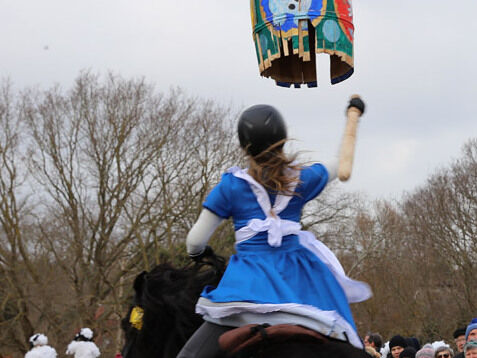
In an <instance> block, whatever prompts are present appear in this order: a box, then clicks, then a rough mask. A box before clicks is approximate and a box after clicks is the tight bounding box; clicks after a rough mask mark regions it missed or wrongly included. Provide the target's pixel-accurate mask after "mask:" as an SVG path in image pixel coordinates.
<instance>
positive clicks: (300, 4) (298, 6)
mask: <svg viewBox="0 0 477 358" xmlns="http://www.w3.org/2000/svg"><path fill="white" fill-rule="evenodd" d="M310 6H311V0H301V1H300V0H269V7H270V11H271V12H272V14H273V15H274V16H278V15H282V14H292V15H296V14H306V13H307V12H308V10H310Z"/></svg>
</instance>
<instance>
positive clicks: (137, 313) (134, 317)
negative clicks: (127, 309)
mask: <svg viewBox="0 0 477 358" xmlns="http://www.w3.org/2000/svg"><path fill="white" fill-rule="evenodd" d="M143 316H144V310H143V309H142V308H141V307H138V306H136V307H134V308H133V309H132V311H131V315H130V316H129V322H130V323H131V324H132V326H133V327H134V328H136V329H137V330H139V331H140V330H141V329H142V317H143Z"/></svg>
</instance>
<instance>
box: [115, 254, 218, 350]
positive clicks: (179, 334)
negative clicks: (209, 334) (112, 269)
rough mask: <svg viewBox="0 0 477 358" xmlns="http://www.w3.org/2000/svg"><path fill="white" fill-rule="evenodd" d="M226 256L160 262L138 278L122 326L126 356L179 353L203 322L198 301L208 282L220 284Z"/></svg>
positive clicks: (209, 283)
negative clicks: (180, 264)
mask: <svg viewBox="0 0 477 358" xmlns="http://www.w3.org/2000/svg"><path fill="white" fill-rule="evenodd" d="M224 271H225V259H224V258H223V257H220V256H216V255H212V256H210V257H207V258H204V259H203V260H202V261H200V262H197V263H193V264H192V263H191V264H189V265H186V266H184V267H181V268H176V267H174V266H173V265H171V264H169V263H164V264H160V265H158V266H156V267H154V268H153V269H152V270H151V271H149V272H146V271H144V272H142V273H140V274H139V275H138V276H137V277H136V278H135V280H134V284H133V288H134V298H133V300H132V305H131V306H130V308H129V311H128V314H127V316H126V317H125V318H123V320H122V322H121V326H122V329H123V331H124V332H125V337H126V343H125V346H124V348H123V357H124V358H149V357H150V358H156V357H175V356H176V355H177V353H178V352H179V351H180V349H181V348H182V346H183V345H184V344H185V342H186V341H187V340H188V339H189V337H190V336H191V335H192V334H193V333H194V332H195V330H196V329H197V328H198V327H199V326H200V325H201V324H202V322H203V321H202V317H201V316H199V315H197V314H196V313H195V304H196V302H197V300H198V298H199V296H200V293H201V292H202V290H203V288H204V287H205V286H207V285H217V284H218V282H219V281H220V278H221V277H222V275H223V273H224Z"/></svg>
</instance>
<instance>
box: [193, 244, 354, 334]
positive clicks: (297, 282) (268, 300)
mask: <svg viewBox="0 0 477 358" xmlns="http://www.w3.org/2000/svg"><path fill="white" fill-rule="evenodd" d="M236 249H237V254H236V255H233V256H232V257H231V258H230V261H229V264H228V266H227V269H226V271H225V274H224V276H223V278H222V280H221V281H220V283H219V285H218V286H217V288H214V287H211V286H207V287H206V288H205V289H204V291H203V292H202V294H201V296H202V297H204V298H207V299H209V300H210V301H212V302H214V303H227V302H251V303H257V304H287V303H296V304H303V305H309V306H313V307H315V308H318V309H320V310H323V311H336V312H337V313H338V314H339V315H341V317H343V318H344V319H345V320H346V321H347V322H348V323H349V324H350V325H351V326H352V327H353V328H354V330H356V326H355V324H354V320H353V317H352V313H351V309H350V307H349V304H348V300H347V298H346V295H345V293H344V291H343V289H342V287H341V285H340V284H339V283H338V281H337V280H336V278H335V277H334V275H333V274H332V273H331V271H330V270H329V269H328V267H327V266H326V265H325V264H324V263H323V262H322V261H321V260H320V259H319V258H318V257H317V256H316V255H315V254H313V253H312V252H311V251H309V250H308V249H306V248H305V247H303V246H302V245H300V243H299V240H298V237H297V236H295V235H290V236H286V237H284V238H283V242H282V245H281V246H280V247H271V246H270V245H269V244H268V242H267V239H266V238H265V239H263V238H262V239H261V238H253V239H250V240H247V241H245V242H242V243H240V244H238V245H237V246H236Z"/></svg>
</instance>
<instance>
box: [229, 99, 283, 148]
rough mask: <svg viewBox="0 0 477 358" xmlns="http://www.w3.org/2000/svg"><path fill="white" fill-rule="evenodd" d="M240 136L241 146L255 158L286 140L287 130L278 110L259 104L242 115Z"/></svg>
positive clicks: (239, 128) (239, 123) (239, 122)
mask: <svg viewBox="0 0 477 358" xmlns="http://www.w3.org/2000/svg"><path fill="white" fill-rule="evenodd" d="M238 136H239V141H240V146H241V147H242V148H244V149H246V150H247V153H248V154H249V155H251V156H253V157H255V156H257V155H258V154H260V153H262V152H263V151H264V150H265V149H267V148H268V147H270V146H271V145H273V144H275V143H277V142H279V141H281V140H283V139H286V137H287V128H286V125H285V121H284V120H283V117H282V115H281V114H280V112H278V111H277V109H276V108H274V107H272V106H269V105H266V104H257V105H255V106H252V107H250V108H247V109H246V110H245V111H243V113H242V114H241V115H240V118H239V121H238Z"/></svg>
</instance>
